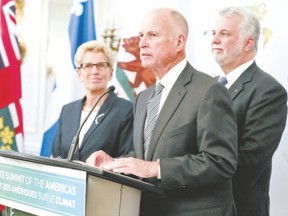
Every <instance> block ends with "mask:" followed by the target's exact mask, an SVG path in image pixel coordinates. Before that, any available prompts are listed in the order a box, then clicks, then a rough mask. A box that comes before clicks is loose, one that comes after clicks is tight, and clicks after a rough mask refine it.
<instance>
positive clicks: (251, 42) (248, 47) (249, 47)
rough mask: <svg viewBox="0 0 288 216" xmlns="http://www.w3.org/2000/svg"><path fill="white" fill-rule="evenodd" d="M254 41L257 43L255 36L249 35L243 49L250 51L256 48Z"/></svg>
mask: <svg viewBox="0 0 288 216" xmlns="http://www.w3.org/2000/svg"><path fill="white" fill-rule="evenodd" d="M254 43H255V40H254V38H253V37H248V38H247V39H246V40H245V41H244V44H243V51H244V52H249V51H251V50H252V49H254Z"/></svg>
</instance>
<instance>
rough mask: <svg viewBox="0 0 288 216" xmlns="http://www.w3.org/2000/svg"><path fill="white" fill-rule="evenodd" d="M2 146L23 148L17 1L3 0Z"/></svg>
mask: <svg viewBox="0 0 288 216" xmlns="http://www.w3.org/2000/svg"><path fill="white" fill-rule="evenodd" d="M0 22H1V23H0V24H1V28H0V80H1V84H0V149H1V150H15V151H23V118H22V107H21V103H20V99H21V97H22V92H21V73H20V65H21V58H20V49H19V43H18V39H17V32H16V15H15V1H14V0H1V1H0Z"/></svg>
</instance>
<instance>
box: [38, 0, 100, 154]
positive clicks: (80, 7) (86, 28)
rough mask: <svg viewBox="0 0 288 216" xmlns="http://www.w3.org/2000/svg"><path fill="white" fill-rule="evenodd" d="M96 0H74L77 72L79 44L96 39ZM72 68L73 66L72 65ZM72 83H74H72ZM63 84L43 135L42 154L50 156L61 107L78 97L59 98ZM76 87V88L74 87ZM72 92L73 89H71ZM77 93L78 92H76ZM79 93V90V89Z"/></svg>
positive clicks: (72, 20) (72, 19) (55, 90)
mask: <svg viewBox="0 0 288 216" xmlns="http://www.w3.org/2000/svg"><path fill="white" fill-rule="evenodd" d="M94 17H95V12H94V0H74V2H73V7H72V10H71V15H70V22H69V26H68V33H69V41H70V58H71V62H70V64H71V65H72V66H73V68H74V70H73V71H68V73H75V68H76V67H75V65H74V55H75V53H76V50H77V48H78V46H80V45H81V44H82V43H85V42H87V41H89V40H96V25H95V18H94ZM71 68H72V67H71ZM56 76H57V75H56ZM71 85H73V84H72V83H71ZM60 89H61V86H60V85H59V84H58V83H57V79H56V83H55V86H54V88H53V91H52V94H51V103H50V107H49V108H48V114H47V116H49V117H47V125H46V130H45V133H44V135H43V140H42V147H41V152H40V155H41V156H45V157H50V155H51V150H52V144H53V141H54V138H55V135H56V131H57V128H58V118H59V115H60V112H61V108H62V106H63V105H64V104H65V103H68V102H71V101H72V100H75V99H76V98H77V96H78V95H77V96H76V95H70V96H69V98H66V100H65V99H59V98H60V97H61V96H59V94H61V92H60ZM74 89H75V88H74ZM71 93H72V91H71ZM75 94H77V93H76V92H75ZM78 94H79V90H78Z"/></svg>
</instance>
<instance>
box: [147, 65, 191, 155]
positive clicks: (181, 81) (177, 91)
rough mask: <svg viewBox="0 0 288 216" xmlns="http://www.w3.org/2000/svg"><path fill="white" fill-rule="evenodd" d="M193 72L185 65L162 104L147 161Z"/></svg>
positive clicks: (189, 66) (185, 90)
mask: <svg viewBox="0 0 288 216" xmlns="http://www.w3.org/2000/svg"><path fill="white" fill-rule="evenodd" d="M193 71H194V69H193V68H192V66H191V65H190V64H189V63H187V65H186V67H185V68H184V70H183V71H182V72H181V74H180V76H179V77H178V79H177V80H176V82H175V83H174V85H173V87H172V89H171V91H170V93H169V95H168V97H167V99H166V101H165V103H164V104H163V107H162V109H161V111H160V113H159V116H158V119H157V121H156V124H155V127H154V130H153V134H152V137H151V141H150V146H149V152H148V154H147V160H151V159H152V157H153V154H154V151H155V149H156V146H157V143H158V142H159V139H160V136H161V134H162V133H163V130H164V128H165V126H166V125H167V123H168V122H169V120H170V118H171V116H172V115H173V113H175V112H176V111H177V109H178V108H179V106H180V103H181V101H182V100H183V98H184V96H185V95H186V93H187V89H186V87H185V85H187V84H188V83H190V82H191V79H192V75H193ZM180 112H181V110H180Z"/></svg>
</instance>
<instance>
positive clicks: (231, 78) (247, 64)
mask: <svg viewBox="0 0 288 216" xmlns="http://www.w3.org/2000/svg"><path fill="white" fill-rule="evenodd" d="M253 62H254V59H252V60H250V61H248V62H245V63H244V64H242V65H240V66H239V67H237V68H235V69H234V70H233V71H231V72H230V73H229V74H228V75H224V74H223V73H222V74H221V76H226V78H227V80H228V83H227V84H226V85H225V86H226V88H230V87H231V86H232V85H233V83H234V82H235V81H236V80H237V79H238V78H239V77H240V76H241V74H242V73H243V72H244V71H245V70H246V69H247V68H248V67H250V65H251V64H252V63H253Z"/></svg>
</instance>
